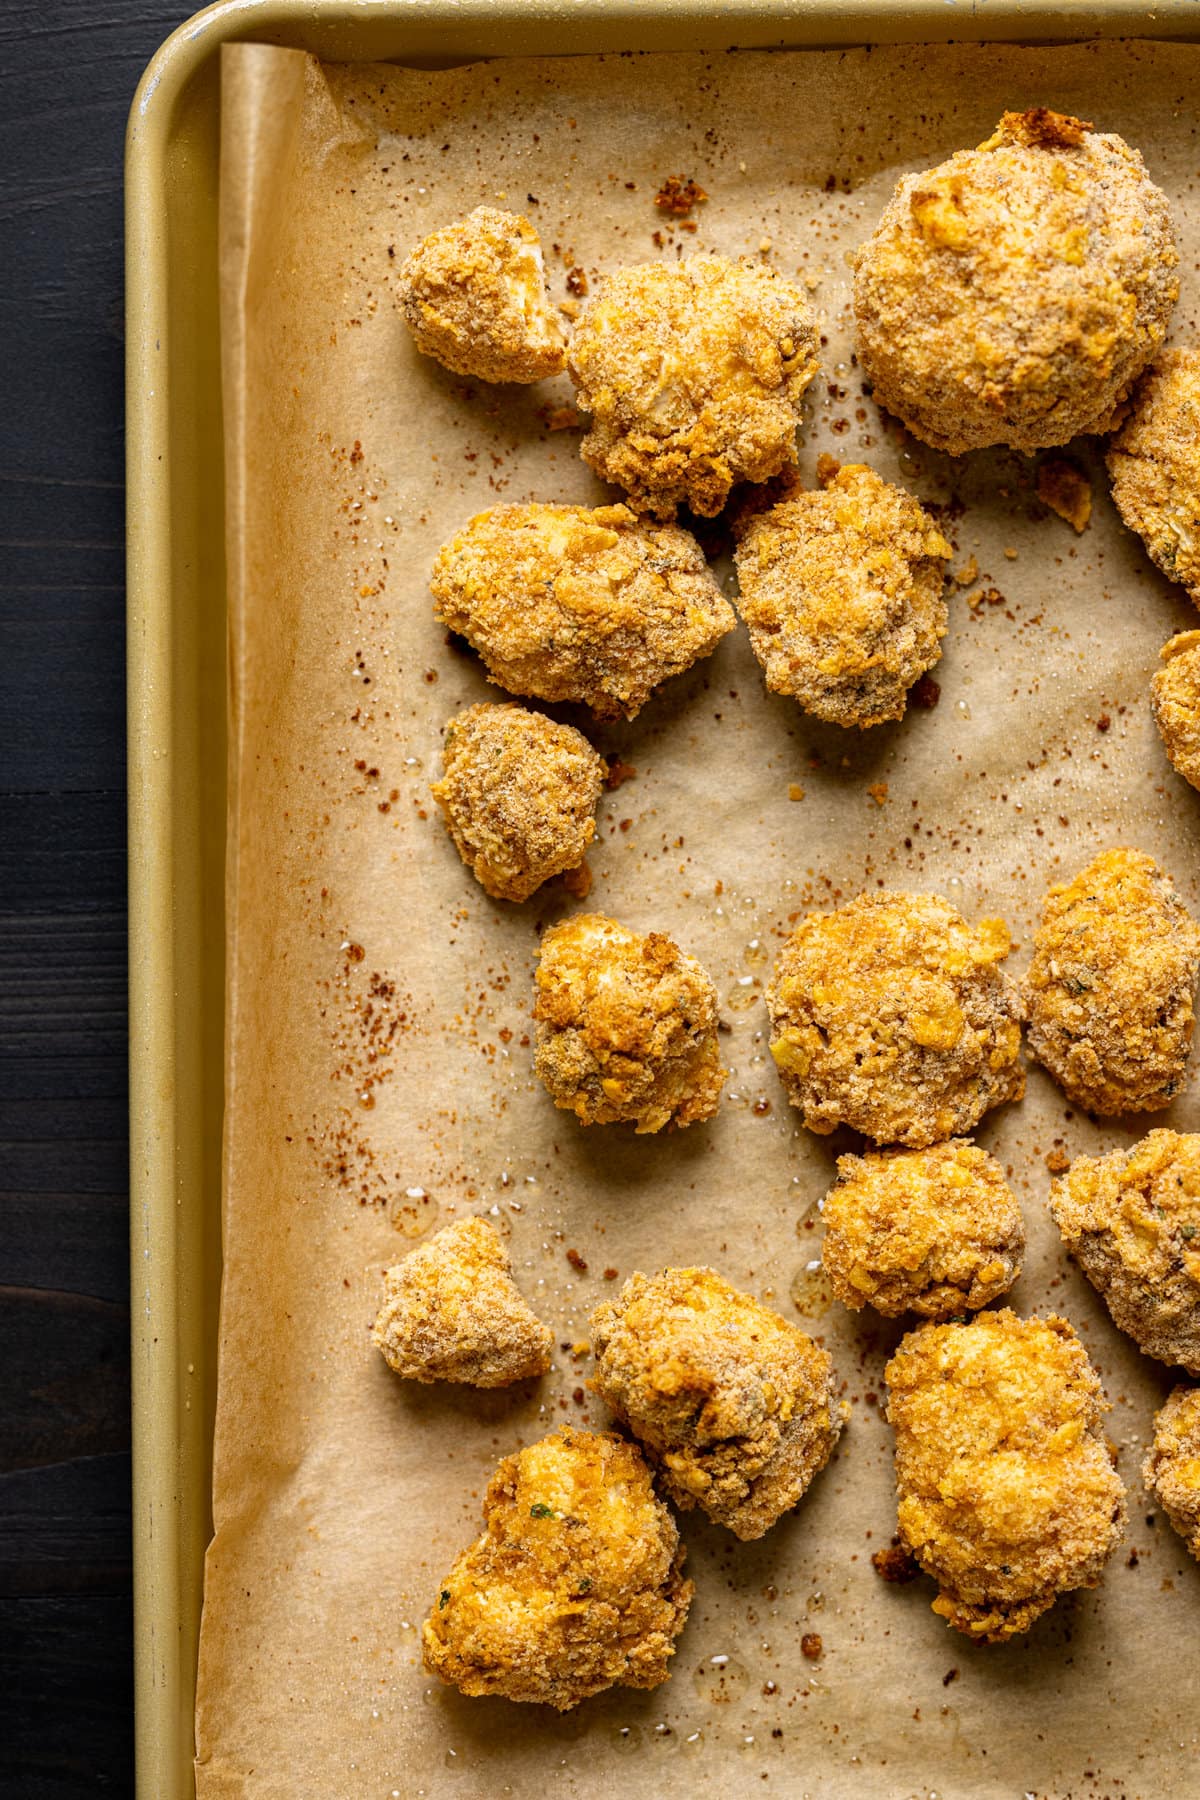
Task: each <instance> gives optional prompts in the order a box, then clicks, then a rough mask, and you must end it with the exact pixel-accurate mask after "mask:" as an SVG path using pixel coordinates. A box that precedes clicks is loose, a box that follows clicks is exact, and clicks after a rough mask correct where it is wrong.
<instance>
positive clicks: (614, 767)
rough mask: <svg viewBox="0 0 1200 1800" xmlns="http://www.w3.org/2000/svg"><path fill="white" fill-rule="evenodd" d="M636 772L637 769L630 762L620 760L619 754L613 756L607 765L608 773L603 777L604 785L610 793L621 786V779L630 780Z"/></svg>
mask: <svg viewBox="0 0 1200 1800" xmlns="http://www.w3.org/2000/svg"><path fill="white" fill-rule="evenodd" d="M636 774H637V769H636V768H635V767H634V765H633V764H632V763H627V762H622V761H621V759H620V757H619V756H614V757H613V759H612V761H611V762H610V763H609V765H608V774H607V775H606V776H605V777H604V785H605V787H606V788H607V789H608V790H609V792H610V793H612V792H613V791H614V790H615V789H617V788H619V787H620V786H621V783H622V782H623V781H632V780H633V778H634V776H635V775H636Z"/></svg>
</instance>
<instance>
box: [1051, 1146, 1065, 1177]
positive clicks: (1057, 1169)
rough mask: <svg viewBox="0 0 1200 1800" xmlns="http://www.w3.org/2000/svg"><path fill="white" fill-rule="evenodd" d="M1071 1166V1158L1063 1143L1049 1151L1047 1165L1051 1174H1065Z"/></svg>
mask: <svg viewBox="0 0 1200 1800" xmlns="http://www.w3.org/2000/svg"><path fill="white" fill-rule="evenodd" d="M1070 1166H1071V1159H1070V1157H1069V1156H1068V1155H1067V1153H1066V1151H1065V1150H1064V1149H1063V1148H1062V1147H1061V1145H1057V1146H1056V1147H1055V1148H1054V1149H1053V1150H1050V1151H1048V1152H1047V1155H1046V1167H1047V1168H1048V1169H1049V1171H1050V1173H1051V1175H1065V1174H1066V1172H1067V1170H1068V1169H1069V1168H1070Z"/></svg>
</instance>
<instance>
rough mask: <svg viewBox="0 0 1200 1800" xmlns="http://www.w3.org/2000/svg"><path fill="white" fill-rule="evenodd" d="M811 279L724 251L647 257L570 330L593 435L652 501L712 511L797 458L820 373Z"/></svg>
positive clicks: (589, 457)
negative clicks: (805, 288) (794, 281)
mask: <svg viewBox="0 0 1200 1800" xmlns="http://www.w3.org/2000/svg"><path fill="white" fill-rule="evenodd" d="M816 344H817V334H816V331H815V329H814V327H813V324H812V321H811V319H810V317H809V313H808V306H807V304H806V302H805V299H804V296H803V294H801V292H800V291H799V289H798V288H795V287H793V286H792V285H791V283H790V282H787V281H784V280H783V278H782V277H781V276H779V275H776V274H775V273H774V271H773V270H771V269H767V268H764V267H763V266H762V265H761V264H750V263H732V262H729V261H727V260H726V258H725V257H723V256H692V257H688V258H687V259H686V261H684V262H681V263H661V262H656V263H642V264H640V265H638V266H637V267H635V268H630V269H619V270H618V271H617V272H616V274H614V275H610V276H609V277H608V279H607V280H606V281H605V282H604V284H603V286H602V287H601V289H600V291H599V293H598V294H597V296H596V298H595V299H594V300H593V301H592V303H591V305H590V306H589V307H588V309H587V311H586V312H585V313H584V315H583V317H582V319H581V320H580V321H579V325H578V328H577V329H576V332H575V336H574V338H573V339H572V341H571V350H570V355H569V357H568V360H567V368H568V372H569V374H570V376H571V379H572V381H573V382H574V383H575V386H576V388H577V389H578V396H577V397H578V401H579V404H580V406H581V407H583V408H584V410H585V411H586V412H589V413H591V415H592V424H591V429H590V431H589V432H588V434H587V436H586V437H585V438H584V440H583V443H582V445H581V446H580V448H581V452H582V455H583V459H584V461H585V462H586V463H588V464H589V466H590V467H591V468H593V469H594V470H595V471H596V474H597V475H599V476H600V478H601V480H603V481H613V482H616V484H617V486H618V487H622V488H624V489H625V492H626V493H627V494H628V495H629V500H630V504H631V505H632V506H635V507H636V508H637V510H638V511H639V512H652V513H654V514H656V515H657V516H658V517H659V518H661V519H670V518H673V517H674V516H675V509H676V507H677V506H683V505H687V506H690V507H691V509H692V511H693V512H696V513H700V514H702V515H703V516H704V517H706V518H711V517H712V516H713V515H714V514H715V513H718V512H720V510H721V508H722V507H723V506H724V504H725V501H726V500H727V499H728V497H729V490H730V488H731V487H732V486H733V484H734V482H735V481H767V480H769V479H770V478H771V476H773V475H778V474H779V472H780V471H781V470H782V469H785V468H788V467H790V466H791V465H792V464H794V463H795V461H796V422H797V420H798V418H799V416H800V406H801V401H802V398H803V395H804V390H805V388H806V387H807V386H808V384H809V382H810V381H811V380H812V378H813V376H814V375H815V374H816V372H817V357H816Z"/></svg>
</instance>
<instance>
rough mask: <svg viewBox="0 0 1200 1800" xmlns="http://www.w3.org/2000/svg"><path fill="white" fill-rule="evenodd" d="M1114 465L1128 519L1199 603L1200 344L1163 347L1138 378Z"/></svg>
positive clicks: (1115, 487)
mask: <svg viewBox="0 0 1200 1800" xmlns="http://www.w3.org/2000/svg"><path fill="white" fill-rule="evenodd" d="M1108 472H1109V475H1110V477H1111V479H1112V492H1113V499H1114V500H1115V501H1116V503H1117V508H1118V511H1119V512H1120V514H1121V517H1122V518H1123V519H1124V521H1125V523H1126V524H1127V525H1128V526H1129V527H1130V529H1131V530H1132V531H1136V532H1137V534H1138V536H1139V537H1140V538H1141V539H1142V542H1143V543H1144V544H1145V546H1146V549H1147V550H1148V551H1149V553H1150V555H1151V557H1152V558H1153V559H1154V561H1155V562H1156V563H1157V564H1158V566H1159V568H1160V569H1161V570H1162V572H1163V574H1164V575H1167V576H1169V577H1170V579H1171V580H1172V581H1178V582H1180V583H1181V584H1182V585H1183V586H1184V587H1185V588H1186V589H1187V591H1188V593H1189V594H1190V595H1191V597H1192V599H1193V600H1194V601H1195V602H1196V603H1197V605H1200V346H1193V347H1191V348H1188V349H1185V350H1166V351H1164V352H1163V354H1162V355H1161V356H1160V357H1159V358H1158V360H1157V362H1156V363H1155V364H1154V367H1153V368H1152V369H1151V370H1150V372H1149V374H1148V375H1147V376H1146V377H1145V378H1144V380H1143V381H1142V382H1141V383H1140V384H1139V386H1138V389H1137V392H1136V393H1135V395H1134V399H1133V407H1132V410H1131V411H1130V414H1129V417H1128V418H1127V419H1126V420H1125V423H1124V424H1123V425H1122V427H1121V429H1120V431H1119V432H1118V433H1117V435H1116V437H1115V438H1113V440H1112V443H1111V444H1110V445H1109V449H1108Z"/></svg>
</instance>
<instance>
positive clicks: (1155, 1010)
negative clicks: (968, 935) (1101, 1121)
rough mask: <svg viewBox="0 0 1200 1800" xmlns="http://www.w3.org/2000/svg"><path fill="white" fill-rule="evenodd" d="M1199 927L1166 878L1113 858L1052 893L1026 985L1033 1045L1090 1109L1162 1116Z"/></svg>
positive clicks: (1186, 1026) (1181, 1037)
mask: <svg viewBox="0 0 1200 1800" xmlns="http://www.w3.org/2000/svg"><path fill="white" fill-rule="evenodd" d="M1198 979H1200V927H1198V926H1197V925H1196V923H1195V921H1194V920H1193V919H1192V918H1191V917H1190V915H1189V914H1188V912H1187V910H1186V908H1185V907H1184V904H1183V901H1182V900H1181V899H1180V898H1179V896H1178V894H1177V893H1176V892H1175V886H1174V883H1173V882H1172V880H1171V878H1170V876H1169V875H1167V874H1165V873H1164V872H1163V870H1162V869H1160V868H1159V867H1158V865H1157V863H1155V862H1154V861H1153V859H1152V858H1151V857H1149V856H1143V855H1142V854H1141V852H1140V851H1137V850H1105V851H1104V852H1103V853H1102V854H1101V855H1100V856H1098V857H1096V859H1095V860H1094V861H1093V862H1091V863H1089V864H1088V866H1087V868H1086V869H1084V871H1083V873H1082V874H1080V875H1077V876H1076V877H1075V879H1074V881H1067V882H1060V883H1059V884H1058V885H1057V886H1055V887H1052V888H1051V889H1050V892H1049V893H1048V894H1047V896H1046V904H1045V907H1044V909H1043V912H1042V923H1041V925H1040V927H1039V928H1038V930H1037V932H1036V933H1035V935H1034V940H1033V961H1032V962H1031V964H1030V966H1029V972H1028V974H1027V975H1026V977H1025V985H1024V1000H1025V1013H1026V1018H1027V1020H1028V1026H1029V1048H1030V1049H1031V1050H1032V1052H1033V1054H1034V1055H1035V1056H1036V1057H1037V1059H1038V1061H1039V1062H1040V1063H1041V1064H1043V1066H1044V1067H1045V1068H1047V1069H1049V1071H1050V1073H1051V1074H1052V1075H1053V1076H1054V1079H1055V1080H1056V1081H1057V1082H1058V1084H1059V1086H1060V1087H1061V1088H1062V1090H1063V1092H1064V1093H1065V1094H1066V1095H1067V1098H1068V1099H1069V1100H1072V1101H1074V1102H1075V1104H1076V1105H1077V1106H1081V1107H1083V1108H1084V1109H1085V1111H1087V1112H1091V1113H1101V1114H1104V1115H1109V1114H1112V1113H1122V1112H1154V1111H1156V1110H1157V1109H1158V1108H1159V1107H1163V1106H1166V1105H1167V1104H1168V1103H1169V1101H1170V1100H1171V1099H1172V1097H1173V1096H1174V1095H1175V1094H1176V1093H1177V1092H1178V1091H1179V1088H1180V1086H1181V1085H1182V1083H1183V1077H1184V1069H1185V1065H1186V1063H1187V1057H1188V1051H1189V1049H1190V1048H1191V1042H1192V1030H1193V1026H1194V1018H1193V1013H1192V1001H1193V997H1194V995H1195V992H1196V983H1197V980H1198Z"/></svg>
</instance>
